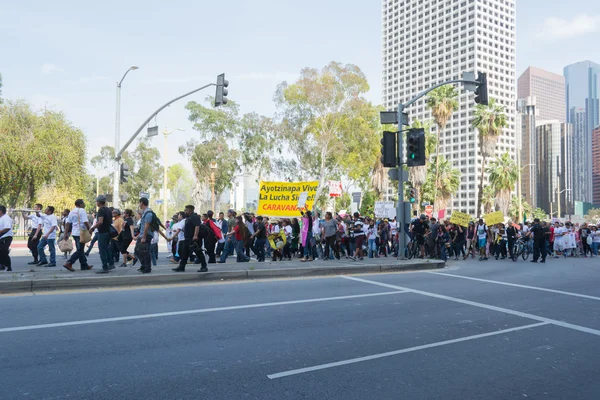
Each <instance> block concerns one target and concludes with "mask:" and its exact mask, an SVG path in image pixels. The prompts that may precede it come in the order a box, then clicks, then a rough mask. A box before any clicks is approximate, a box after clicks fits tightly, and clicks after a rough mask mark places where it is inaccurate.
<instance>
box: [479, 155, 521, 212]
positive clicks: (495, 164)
mask: <svg viewBox="0 0 600 400" xmlns="http://www.w3.org/2000/svg"><path fill="white" fill-rule="evenodd" d="M486 172H487V173H488V174H489V177H490V186H491V187H493V188H494V192H495V194H496V202H497V203H498V206H500V211H502V212H503V213H504V215H507V214H508V206H509V204H510V194H511V192H512V191H513V190H514V189H515V184H516V183H517V179H519V171H518V168H517V163H516V162H515V160H513V159H512V158H510V156H509V155H508V153H504V154H502V155H501V156H500V157H496V158H495V159H493V160H492V161H491V162H490V165H489V167H488V168H486Z"/></svg>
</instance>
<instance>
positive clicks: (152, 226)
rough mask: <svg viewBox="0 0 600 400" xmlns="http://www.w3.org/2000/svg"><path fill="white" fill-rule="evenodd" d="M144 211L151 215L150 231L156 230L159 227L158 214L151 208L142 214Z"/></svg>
mask: <svg viewBox="0 0 600 400" xmlns="http://www.w3.org/2000/svg"><path fill="white" fill-rule="evenodd" d="M146 213H150V214H151V216H152V219H151V221H150V231H151V232H157V231H158V230H159V229H160V219H158V216H157V215H156V214H155V213H154V211H152V210H149V211H146V212H144V215H145V214H146ZM144 215H142V218H143V217H144Z"/></svg>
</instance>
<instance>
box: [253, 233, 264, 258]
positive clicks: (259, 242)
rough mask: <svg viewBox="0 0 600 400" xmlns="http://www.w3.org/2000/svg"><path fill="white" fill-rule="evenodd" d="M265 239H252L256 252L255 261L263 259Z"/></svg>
mask: <svg viewBox="0 0 600 400" xmlns="http://www.w3.org/2000/svg"><path fill="white" fill-rule="evenodd" d="M266 243H267V239H258V238H257V239H256V240H255V241H254V253H255V254H256V259H257V261H265V244H266Z"/></svg>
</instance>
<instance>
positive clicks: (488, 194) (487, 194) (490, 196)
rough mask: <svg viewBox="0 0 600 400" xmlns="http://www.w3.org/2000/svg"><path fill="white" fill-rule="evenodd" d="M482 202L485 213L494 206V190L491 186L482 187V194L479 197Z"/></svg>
mask: <svg viewBox="0 0 600 400" xmlns="http://www.w3.org/2000/svg"><path fill="white" fill-rule="evenodd" d="M481 201H482V203H483V212H484V213H485V214H487V213H491V212H493V211H494V208H495V207H496V192H495V190H494V188H493V187H492V186H486V187H485V188H483V196H482V198H481Z"/></svg>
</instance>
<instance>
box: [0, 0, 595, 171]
mask: <svg viewBox="0 0 600 400" xmlns="http://www.w3.org/2000/svg"><path fill="white" fill-rule="evenodd" d="M455 1H459V0H455ZM0 21H1V22H0V73H1V74H2V77H3V82H4V87H3V97H5V98H8V99H18V98H23V99H26V100H28V101H30V102H31V103H33V104H34V105H35V107H37V108H43V107H48V108H53V109H56V110H61V111H64V112H65V114H66V115H67V117H68V118H69V119H70V120H71V121H72V122H73V123H74V124H75V125H76V126H79V127H81V128H82V129H83V130H84V131H85V133H86V135H87V137H88V142H89V148H88V154H89V156H90V157H91V156H93V155H95V154H97V152H98V150H99V148H100V147H101V146H102V145H113V144H114V123H115V93H116V92H115V90H116V81H117V80H119V79H120V78H121V76H122V75H123V73H124V72H125V71H126V70H127V69H128V68H129V67H130V66H131V65H138V66H139V67H140V69H138V70H137V71H133V72H131V73H130V74H129V75H128V76H127V78H126V80H125V82H124V83H123V90H122V110H121V135H122V140H121V143H123V142H124V141H125V140H126V138H129V137H130V136H131V135H132V134H133V132H134V131H135V130H136V129H137V128H138V126H139V125H140V124H141V123H142V122H143V121H144V120H145V119H146V118H147V117H148V116H149V115H150V114H151V113H152V112H154V110H155V109H157V108H158V107H159V106H161V105H162V104H164V103H166V102H167V101H169V100H171V99H172V98H174V97H177V96H178V95H180V94H183V93H185V92H187V91H190V90H193V89H195V88H197V87H200V86H202V85H204V84H206V83H210V82H214V81H215V79H216V78H215V77H216V75H217V74H219V73H221V72H225V73H226V75H227V78H228V80H229V81H230V86H229V98H231V99H233V100H236V101H237V102H239V104H240V106H241V108H242V111H243V112H251V111H256V112H258V113H262V114H265V115H272V113H273V112H274V110H275V108H274V104H273V101H272V98H273V93H274V90H275V87H276V85H277V84H278V83H279V82H281V81H283V80H288V81H293V80H294V79H295V78H296V77H297V76H298V74H299V72H300V70H301V69H302V68H303V67H307V66H310V67H316V68H321V67H323V66H324V65H325V64H327V63H328V62H329V61H332V60H335V61H340V62H343V63H353V64H356V65H358V66H359V67H360V68H361V69H362V70H363V71H364V73H365V74H366V75H367V78H368V80H369V83H370V85H371V91H370V93H369V98H370V99H371V100H372V101H373V102H375V103H380V98H381V2H380V1H379V0H362V1H359V0H320V1H316V0H303V1H297V0H296V1H289V0H277V1H275V0H272V1H267V0H253V1H241V0H228V1H226V2H225V1H219V2H218V1H207V0H196V1H175V0H172V1H170V2H165V1H157V0H144V1H141V0H126V1H114V0H108V1H102V2H82V1H66V0H55V1H52V2H50V1H41V0H38V1H31V0H20V1H14V0H0ZM599 35H600V2H599V1H598V0H571V1H564V0H561V1H559V0H518V2H517V77H518V76H519V75H520V74H521V73H522V72H523V71H524V70H525V68H527V66H529V65H535V66H537V67H540V68H545V69H548V70H550V71H553V72H556V73H562V67H563V66H565V65H567V64H570V63H573V62H577V61H581V60H584V59H590V60H592V61H596V62H600V47H599V46H598V45H597V43H598V37H599ZM208 94H211V95H214V89H213V88H211V89H207V91H205V92H201V93H200V94H196V95H193V96H191V97H190V98H188V99H186V100H180V101H179V102H178V103H175V104H173V105H172V106H171V107H170V108H167V109H165V110H164V111H163V112H162V113H161V114H159V116H158V119H157V123H158V126H159V128H160V129H161V130H162V129H164V128H165V127H167V128H169V129H174V128H183V129H185V132H177V133H175V134H173V135H171V138H170V141H169V143H170V146H169V147H170V149H169V164H173V163H176V162H178V161H184V158H183V156H180V155H179V154H178V152H177V147H178V146H179V145H182V144H184V143H185V141H186V140H187V139H189V138H191V137H197V134H196V133H195V132H194V131H193V130H192V125H191V123H190V122H189V121H188V119H187V113H186V111H185V109H184V105H185V103H186V101H188V100H196V101H202V100H203V99H204V97H205V96H206V95H208ZM161 136H162V135H161ZM154 143H155V145H156V146H157V147H158V148H159V150H160V151H161V152H162V149H163V139H162V137H157V138H155V139H154ZM186 164H187V163H186Z"/></svg>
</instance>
